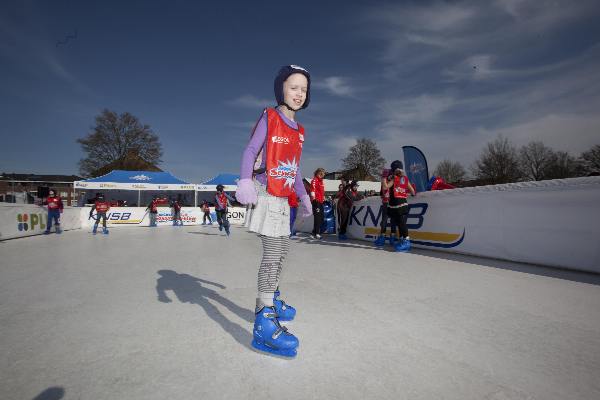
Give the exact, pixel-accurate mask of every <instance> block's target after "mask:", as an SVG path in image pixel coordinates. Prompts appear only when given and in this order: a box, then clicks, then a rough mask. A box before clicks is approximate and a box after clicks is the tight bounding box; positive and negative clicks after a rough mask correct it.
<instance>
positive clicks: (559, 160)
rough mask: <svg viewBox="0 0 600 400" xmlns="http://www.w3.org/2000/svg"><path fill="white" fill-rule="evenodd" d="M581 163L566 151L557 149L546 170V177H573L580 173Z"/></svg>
mask: <svg viewBox="0 0 600 400" xmlns="http://www.w3.org/2000/svg"><path fill="white" fill-rule="evenodd" d="M578 168H579V163H578V162H577V160H575V157H573V156H572V155H570V154H569V153H567V152H566V151H556V152H554V153H553V154H552V160H551V161H550V164H549V165H548V168H547V170H546V179H563V178H573V177H575V176H577V175H578Z"/></svg>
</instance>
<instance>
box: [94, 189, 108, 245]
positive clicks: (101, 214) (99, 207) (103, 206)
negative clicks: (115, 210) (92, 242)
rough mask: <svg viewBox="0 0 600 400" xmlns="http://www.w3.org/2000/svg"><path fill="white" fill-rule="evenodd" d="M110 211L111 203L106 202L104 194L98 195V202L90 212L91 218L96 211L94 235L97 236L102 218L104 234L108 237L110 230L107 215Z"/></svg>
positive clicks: (95, 202)
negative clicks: (107, 225) (107, 224)
mask: <svg viewBox="0 0 600 400" xmlns="http://www.w3.org/2000/svg"><path fill="white" fill-rule="evenodd" d="M108 210H110V203H109V202H108V201H106V200H104V195H103V194H102V193H98V194H97V195H96V201H94V205H93V206H92V209H91V210H90V218H92V215H93V213H94V211H96V218H95V219H96V222H95V223H94V229H93V230H92V233H93V234H94V235H95V234H96V231H97V230H98V224H99V223H100V218H102V233H104V234H105V235H108V228H107V227H106V213H107V212H108Z"/></svg>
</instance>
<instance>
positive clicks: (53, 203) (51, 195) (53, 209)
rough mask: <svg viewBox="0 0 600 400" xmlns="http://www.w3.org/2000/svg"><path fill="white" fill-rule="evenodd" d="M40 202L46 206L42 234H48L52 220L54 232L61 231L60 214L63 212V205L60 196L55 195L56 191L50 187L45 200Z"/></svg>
mask: <svg viewBox="0 0 600 400" xmlns="http://www.w3.org/2000/svg"><path fill="white" fill-rule="evenodd" d="M42 204H44V205H46V206H48V220H47V224H46V230H45V231H44V235H48V234H50V229H51V228H52V222H53V221H54V229H55V231H56V233H58V234H60V233H62V230H61V229H60V214H61V213H62V212H63V208H64V206H63V202H62V200H61V198H60V196H57V195H56V192H55V191H54V190H52V189H50V191H49V192H48V197H46V200H44V202H43V203H42Z"/></svg>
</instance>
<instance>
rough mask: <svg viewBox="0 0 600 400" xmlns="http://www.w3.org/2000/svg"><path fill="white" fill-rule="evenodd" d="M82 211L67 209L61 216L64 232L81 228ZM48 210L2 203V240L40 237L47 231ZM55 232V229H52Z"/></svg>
mask: <svg viewBox="0 0 600 400" xmlns="http://www.w3.org/2000/svg"><path fill="white" fill-rule="evenodd" d="M79 216H80V209H79V208H77V207H65V209H64V210H63V213H62V214H61V215H60V225H61V229H62V230H71V229H79V228H81V218H80V217H79ZM47 222H48V210H47V209H46V207H40V206H36V205H33V204H10V203H0V240H4V239H13V238H18V237H24V236H32V235H40V234H42V233H43V232H44V231H45V230H46V224H47ZM52 232H54V227H52Z"/></svg>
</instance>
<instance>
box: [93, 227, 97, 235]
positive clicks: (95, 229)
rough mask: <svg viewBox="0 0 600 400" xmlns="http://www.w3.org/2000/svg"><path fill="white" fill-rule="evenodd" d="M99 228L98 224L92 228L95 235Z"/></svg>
mask: <svg viewBox="0 0 600 400" xmlns="http://www.w3.org/2000/svg"><path fill="white" fill-rule="evenodd" d="M97 230H98V225H94V229H92V233H93V234H94V235H95V234H96V231H97Z"/></svg>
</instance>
